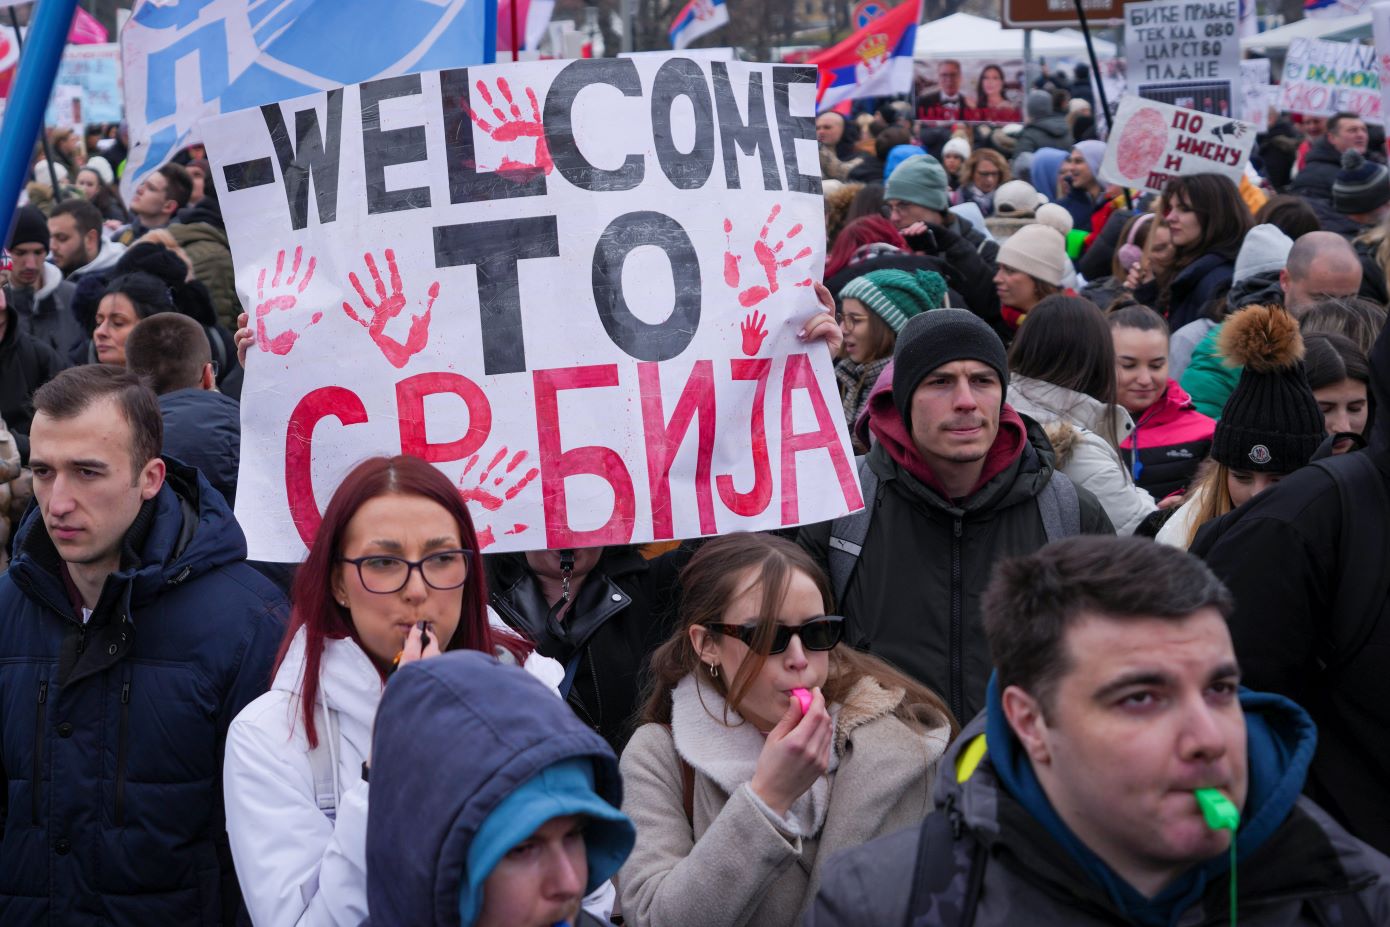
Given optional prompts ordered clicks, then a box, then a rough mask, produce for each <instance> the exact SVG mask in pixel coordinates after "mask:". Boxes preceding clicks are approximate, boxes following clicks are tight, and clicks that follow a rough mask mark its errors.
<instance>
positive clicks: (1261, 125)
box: [1240, 58, 1279, 132]
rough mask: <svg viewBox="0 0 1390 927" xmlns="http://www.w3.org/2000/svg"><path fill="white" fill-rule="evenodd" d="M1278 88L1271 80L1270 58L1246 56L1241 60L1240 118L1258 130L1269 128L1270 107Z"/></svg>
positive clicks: (1262, 130)
mask: <svg viewBox="0 0 1390 927" xmlns="http://www.w3.org/2000/svg"><path fill="white" fill-rule="evenodd" d="M1278 92H1279V91H1278V88H1277V87H1274V86H1272V85H1271V84H1270V82H1269V59H1268V58H1245V59H1242V60H1241V62H1240V118H1241V119H1243V120H1245V121H1246V122H1248V123H1250V124H1251V125H1253V126H1254V127H1255V129H1256V130H1257V131H1260V132H1264V131H1266V130H1267V129H1268V128H1269V107H1270V106H1271V105H1272V104H1273V103H1274V102H1275V98H1276V96H1277V94H1278Z"/></svg>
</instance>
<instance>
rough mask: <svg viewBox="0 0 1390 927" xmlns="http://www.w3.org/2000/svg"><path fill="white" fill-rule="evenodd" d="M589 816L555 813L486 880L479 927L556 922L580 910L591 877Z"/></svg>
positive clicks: (546, 925)
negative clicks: (586, 843) (586, 831)
mask: <svg viewBox="0 0 1390 927" xmlns="http://www.w3.org/2000/svg"><path fill="white" fill-rule="evenodd" d="M583 825H584V820H583V818H580V817H577V816H574V815H569V816H566V817H562V818H551V819H550V820H549V821H546V822H545V823H544V824H542V825H541V826H540V827H539V828H538V829H537V830H536V832H535V833H534V834H532V835H531V836H530V837H529V838H527V839H526V840H523V841H522V842H521V843H519V844H517V845H516V846H515V847H513V848H512V849H511V850H510V851H509V852H508V853H507V855H506V856H503V857H502V859H501V861H500V862H498V864H497V867H496V868H495V869H493V870H492V872H491V873H490V874H489V875H488V877H487V879H486V880H485V881H484V882H483V907H482V911H481V912H480V913H479V914H478V918H477V920H476V921H474V923H475V924H476V925H477V927H553V925H554V924H557V923H559V922H561V921H568V922H571V923H572V922H573V921H574V919H575V918H576V917H578V915H579V905H580V902H581V901H582V900H583V898H584V886H585V885H586V883H588V881H589V860H588V857H587V856H586V855H585V846H584V827H583Z"/></svg>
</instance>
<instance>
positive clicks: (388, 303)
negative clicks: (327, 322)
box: [343, 248, 439, 368]
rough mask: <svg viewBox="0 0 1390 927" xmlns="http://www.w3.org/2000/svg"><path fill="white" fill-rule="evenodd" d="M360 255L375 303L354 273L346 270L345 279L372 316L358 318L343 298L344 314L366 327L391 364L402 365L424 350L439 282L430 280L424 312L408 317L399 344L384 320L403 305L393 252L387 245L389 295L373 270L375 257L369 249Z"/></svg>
mask: <svg viewBox="0 0 1390 927" xmlns="http://www.w3.org/2000/svg"><path fill="white" fill-rule="evenodd" d="M363 258H365V260H366V261H367V270H368V272H369V273H371V275H372V283H374V284H375V285H376V298H377V301H376V303H375V304H373V303H372V300H371V297H369V296H368V295H367V291H366V290H364V289H363V288H362V281H361V280H359V279H358V278H357V274H356V273H350V274H348V281H349V282H350V283H351V284H352V288H353V289H355V290H356V291H357V295H358V296H360V297H361V298H362V305H363V306H364V307H366V309H367V311H368V312H370V313H371V314H372V320H371V321H370V322H368V321H367V320H366V319H364V318H362V317H361V316H360V315H358V314H357V313H356V312H355V311H353V308H352V306H351V305H350V304H348V303H347V302H344V303H343V311H344V312H346V313H347V314H348V318H350V319H352V320H353V321H354V322H356V323H357V324H358V325H361V326H362V327H363V328H365V329H366V330H367V334H369V335H371V337H372V341H374V342H376V346H377V347H378V348H380V349H381V353H382V354H383V355H385V357H386V359H387V360H388V361H389V362H390V363H391V366H393V367H397V368H399V367H404V366H405V365H406V363H407V362H408V361H409V360H410V359H411V358H412V357H414V356H415V355H416V354H419V353H420V352H421V351H422V350H424V348H425V345H426V344H427V343H428V342H429V340H430V310H431V309H433V308H434V301H435V299H436V298H438V296H439V283H438V282H435V283H432V284H430V288H429V297H430V300H429V302H428V303H426V304H425V314H424V315H412V316H411V317H410V333H409V334H408V335H407V336H406V339H405V344H401V343H400V342H399V341H397V340H396V339H394V338H392V337H391V336H390V335H388V334H386V323H387V322H389V321H391V320H392V319H394V318H395V317H396V316H398V315H400V314H401V310H402V309H404V308H405V294H404V293H403V292H402V290H401V272H400V269H399V268H398V267H397V266H396V252H394V251H392V250H391V249H390V248H387V249H386V271H387V273H389V274H390V275H391V292H390V294H389V295H388V294H387V292H386V284H385V283H383V282H382V280H381V271H379V270H377V267H376V260H375V259H374V258H373V257H372V255H371V252H367V253H366V254H365V255H363Z"/></svg>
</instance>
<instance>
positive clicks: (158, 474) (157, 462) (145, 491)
mask: <svg viewBox="0 0 1390 927" xmlns="http://www.w3.org/2000/svg"><path fill="white" fill-rule="evenodd" d="M138 482H139V485H140V498H141V499H145V500H149V499H153V498H154V497H155V496H157V495H159V490H160V489H161V488H163V486H164V461H163V460H162V459H161V458H159V457H155V458H154V459H152V460H150V461H149V462H148V463H146V464H145V467H144V469H142V470H141V471H140V479H139V481H138Z"/></svg>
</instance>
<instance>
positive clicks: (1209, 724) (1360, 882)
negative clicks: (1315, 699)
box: [806, 538, 1390, 927]
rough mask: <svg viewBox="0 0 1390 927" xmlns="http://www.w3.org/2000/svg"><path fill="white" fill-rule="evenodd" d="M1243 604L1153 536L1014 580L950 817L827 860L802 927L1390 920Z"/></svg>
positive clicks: (954, 759) (1019, 573) (950, 763)
mask: <svg viewBox="0 0 1390 927" xmlns="http://www.w3.org/2000/svg"><path fill="white" fill-rule="evenodd" d="M1231 604H1232V603H1231V597H1230V594H1229V593H1228V592H1227V591H1226V590H1225V588H1224V587H1223V586H1222V585H1221V583H1220V581H1219V580H1217V579H1216V578H1215V577H1214V576H1213V575H1212V574H1211V572H1210V571H1208V570H1207V569H1206V568H1205V567H1204V566H1203V565H1202V564H1201V562H1200V561H1198V560H1197V559H1196V558H1194V557H1191V556H1189V555H1188V554H1186V553H1185V552H1183V551H1180V550H1177V549H1176V548H1171V547H1166V546H1164V545H1160V544H1154V543H1153V542H1151V541H1147V540H1145V539H1143V538H1120V539H1116V538H1108V539H1106V538H1070V539H1068V540H1065V541H1060V542H1058V543H1056V544H1051V545H1049V546H1048V547H1046V548H1044V549H1043V550H1041V551H1039V552H1038V553H1036V554H1033V555H1031V556H1028V557H1022V558H1019V559H1017V560H1014V561H1012V562H1010V563H1008V564H1005V565H1004V566H1003V567H1001V568H1000V570H999V572H998V573H997V574H996V576H995V579H994V582H993V583H992V584H991V587H990V590H989V593H988V594H987V595H986V600H985V629H986V633H987V634H988V635H989V643H990V650H991V652H992V653H993V655H994V659H995V665H996V673H995V676H994V678H992V679H991V681H990V688H989V707H988V708H987V710H986V713H985V715H984V716H983V717H981V718H977V719H976V720H975V721H974V722H972V723H971V724H970V725H969V726H967V727H966V729H965V730H964V731H962V732H961V735H960V737H959V738H957V740H956V742H955V744H954V745H953V746H952V748H951V749H950V750H949V751H948V752H947V754H946V758H945V761H944V762H942V764H941V766H940V773H939V774H938V776H937V781H936V786H935V789H934V799H935V801H934V803H935V805H936V809H937V810H935V811H934V812H933V813H932V814H930V815H928V816H927V818H926V819H925V821H924V822H923V824H922V825H921V826H919V827H916V828H912V829H909V830H906V831H901V832H899V833H897V834H894V835H891V836H888V837H884V838H881V839H879V840H875V841H873V842H870V843H868V844H865V845H864V846H862V847H860V848H858V849H855V850H850V851H848V852H846V853H844V854H842V855H841V856H839V857H837V858H836V859H835V860H832V861H831V862H830V863H829V864H828V865H827V866H826V869H825V873H824V875H823V877H822V880H821V888H820V894H819V896H818V897H817V899H816V901H815V904H814V907H813V908H812V910H811V912H810V914H809V916H808V917H807V920H806V923H807V925H808V927H825V925H831V924H834V925H837V927H856V925H865V927H868V925H874V927H877V925H880V924H952V925H954V924H966V923H970V924H974V925H976V927H995V925H1005V924H1028V925H1030V927H1054V925H1055V927H1062V925H1066V927H1101V925H1106V924H1139V925H1145V927H1167V925H1177V924H1183V925H1197V924H1222V923H1226V922H1228V921H1232V922H1234V921H1235V920H1236V919H1237V917H1238V918H1239V921H1240V923H1241V924H1243V925H1247V927H1275V925H1277V927H1295V925H1306V927H1315V925H1324V924H1340V925H1344V927H1372V925H1380V924H1386V923H1390V860H1387V859H1386V858H1385V857H1384V856H1383V855H1381V854H1380V853H1378V852H1376V851H1375V850H1374V849H1372V848H1370V847H1368V846H1366V845H1365V844H1364V843H1362V842H1360V841H1359V840H1357V839H1355V838H1354V837H1352V836H1351V835H1350V834H1348V833H1347V832H1346V831H1345V830H1343V829H1342V828H1341V827H1340V826H1338V825H1337V824H1336V823H1335V822H1334V821H1333V820H1332V819H1331V818H1330V817H1328V816H1327V814H1326V813H1324V812H1323V811H1322V809H1321V808H1319V807H1318V806H1317V805H1315V804H1313V802H1311V801H1310V800H1308V799H1307V798H1304V797H1301V796H1300V795H1299V792H1300V789H1301V787H1302V785H1303V780H1304V777H1305V775H1306V773H1307V769H1308V764H1309V761H1310V760H1311V759H1312V754H1313V749H1314V741H1315V740H1316V739H1317V738H1316V734H1315V732H1314V728H1313V723H1312V721H1311V720H1309V718H1308V715H1307V714H1306V713H1304V711H1303V710H1302V709H1301V708H1299V707H1298V706H1297V705H1295V704H1294V703H1293V702H1290V701H1289V700H1287V699H1285V698H1283V697H1281V696H1278V695H1266V694H1260V693H1254V692H1248V691H1246V690H1243V689H1241V688H1240V682H1241V677H1240V669H1239V667H1238V666H1237V663H1236V655H1235V651H1234V650H1233V648H1232V646H1231V637H1230V634H1229V632H1228V631H1227V627H1226V616H1227V615H1229V613H1230V611H1231ZM1199 792H1202V793H1207V794H1206V795H1204V798H1208V799H1211V800H1212V801H1213V802H1214V806H1215V807H1214V811H1215V812H1217V816H1216V819H1215V820H1213V816H1212V815H1207V814H1205V813H1204V811H1203V808H1202V805H1201V804H1199V800H1198V793H1199ZM1222 811H1224V812H1226V817H1225V820H1224V821H1222V820H1221V817H1220V813H1221V812H1222ZM1223 827H1225V828H1229V829H1232V830H1234V836H1233V835H1232V834H1231V833H1229V832H1228V830H1227V829H1222V828H1223ZM1233 842H1234V849H1235V851H1236V852H1235V855H1236V857H1237V860H1238V862H1237V870H1236V877H1235V896H1236V897H1235V898H1234V900H1233V899H1232V875H1231V869H1230V867H1231V857H1232V854H1231V852H1230V850H1231V849H1232V845H1233ZM1233 905H1234V906H1235V908H1236V909H1238V913H1237V910H1236V909H1233Z"/></svg>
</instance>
